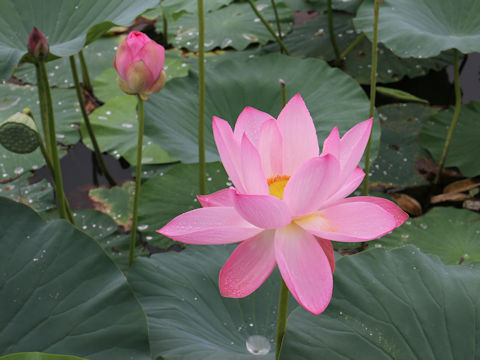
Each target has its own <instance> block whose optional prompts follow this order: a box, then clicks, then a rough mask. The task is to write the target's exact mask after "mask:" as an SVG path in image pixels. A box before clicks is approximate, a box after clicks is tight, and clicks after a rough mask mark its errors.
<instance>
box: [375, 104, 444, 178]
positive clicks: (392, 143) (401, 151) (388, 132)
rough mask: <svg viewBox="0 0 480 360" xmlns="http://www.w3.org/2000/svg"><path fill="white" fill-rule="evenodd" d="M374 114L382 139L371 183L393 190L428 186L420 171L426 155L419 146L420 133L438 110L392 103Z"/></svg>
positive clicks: (417, 105) (416, 105) (378, 109)
mask: <svg viewBox="0 0 480 360" xmlns="http://www.w3.org/2000/svg"><path fill="white" fill-rule="evenodd" d="M377 112H378V116H379V118H380V124H381V128H382V136H381V139H380V150H379V152H378V156H377V158H376V159H375V162H374V163H373V165H372V166H371V173H372V175H371V182H372V183H380V184H383V185H385V186H392V185H394V186H396V187H406V186H416V185H425V184H427V183H428V182H427V181H426V179H425V177H423V176H422V173H421V169H422V162H423V161H424V160H425V159H428V158H429V156H428V154H426V152H425V150H423V149H422V148H421V146H420V131H421V130H422V126H423V124H425V122H426V121H427V120H428V118H429V117H430V116H432V115H433V114H435V113H437V112H438V110H437V109H435V108H432V107H428V106H424V105H419V104H392V105H385V106H381V107H379V108H377Z"/></svg>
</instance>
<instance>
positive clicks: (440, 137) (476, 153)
mask: <svg viewBox="0 0 480 360" xmlns="http://www.w3.org/2000/svg"><path fill="white" fill-rule="evenodd" d="M453 112H454V109H453V107H452V108H450V109H448V110H445V111H442V112H440V113H438V114H437V115H435V116H433V117H431V118H430V121H428V122H426V124H425V126H424V128H423V129H422V135H421V137H420V140H421V142H422V146H424V147H425V148H427V149H428V151H430V153H431V154H432V156H433V158H434V159H435V160H436V161H437V162H439V161H440V157H441V155H442V151H443V145H444V143H445V139H446V137H447V132H448V128H449V126H450V123H451V121H452V117H453ZM479 116H480V103H478V102H471V103H469V104H468V105H463V106H462V108H461V110H460V118H459V119H458V123H457V126H456V127H455V131H454V132H453V136H452V141H451V143H450V148H449V151H448V154H447V159H446V161H445V167H458V168H459V169H460V172H461V173H462V174H463V175H464V176H467V177H473V176H476V175H480V162H479V161H478V159H479V157H480V145H479V141H478V139H480V127H479V126H478V118H479Z"/></svg>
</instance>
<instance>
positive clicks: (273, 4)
mask: <svg viewBox="0 0 480 360" xmlns="http://www.w3.org/2000/svg"><path fill="white" fill-rule="evenodd" d="M272 8H273V13H274V14H275V22H276V23H277V32H278V37H279V38H280V39H282V27H281V25H280V17H279V16H278V9H277V4H275V0H272Z"/></svg>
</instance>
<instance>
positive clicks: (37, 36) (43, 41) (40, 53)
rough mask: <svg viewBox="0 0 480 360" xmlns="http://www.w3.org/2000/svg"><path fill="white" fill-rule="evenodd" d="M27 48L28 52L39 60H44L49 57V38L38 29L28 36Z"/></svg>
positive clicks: (34, 29)
mask: <svg viewBox="0 0 480 360" xmlns="http://www.w3.org/2000/svg"><path fill="white" fill-rule="evenodd" d="M27 48H28V52H29V53H30V54H31V55H32V56H33V57H34V58H35V59H37V60H42V59H44V58H45V57H46V56H47V55H48V52H49V47H48V42H47V38H46V37H45V35H43V34H42V32H41V31H40V30H38V29H37V28H36V27H34V28H33V29H32V31H31V32H30V35H28V41H27Z"/></svg>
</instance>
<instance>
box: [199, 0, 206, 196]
mask: <svg viewBox="0 0 480 360" xmlns="http://www.w3.org/2000/svg"><path fill="white" fill-rule="evenodd" d="M197 7H198V162H199V164H198V184H199V191H200V194H201V195H203V194H206V192H207V182H206V172H207V169H206V164H205V20H204V18H203V12H204V10H203V0H197Z"/></svg>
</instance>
